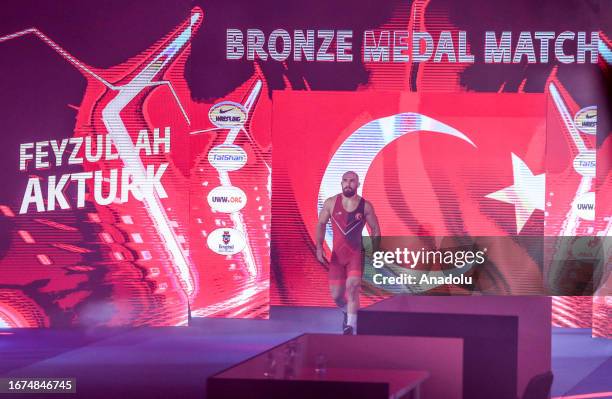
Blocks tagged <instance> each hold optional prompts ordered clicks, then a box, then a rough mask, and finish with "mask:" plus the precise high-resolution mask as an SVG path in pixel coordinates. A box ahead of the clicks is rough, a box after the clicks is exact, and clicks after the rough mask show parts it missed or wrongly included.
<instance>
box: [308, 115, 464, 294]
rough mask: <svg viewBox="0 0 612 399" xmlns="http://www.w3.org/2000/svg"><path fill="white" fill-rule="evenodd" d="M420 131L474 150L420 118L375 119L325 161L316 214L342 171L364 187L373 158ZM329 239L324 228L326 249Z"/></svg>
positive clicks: (450, 130) (454, 132) (329, 231)
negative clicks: (451, 139)
mask: <svg viewBox="0 0 612 399" xmlns="http://www.w3.org/2000/svg"><path fill="white" fill-rule="evenodd" d="M420 131H425V132H431V133H441V134H446V135H449V136H454V137H457V138H459V139H461V140H463V141H465V142H467V143H468V144H470V145H472V146H473V147H475V148H476V145H475V144H474V143H473V142H472V140H470V139H469V138H468V137H467V136H466V135H465V134H463V133H461V132H460V131H459V130H457V129H455V128H453V127H451V126H448V125H447V124H445V123H442V122H440V121H438V120H436V119H433V118H431V117H429V116H426V115H423V114H419V113H416V112H405V113H401V114H396V115H392V116H387V117H384V118H380V119H375V120H373V121H371V122H368V123H366V124H365V125H363V126H361V127H360V128H359V129H357V130H356V131H354V132H353V133H352V134H351V135H350V136H349V137H347V139H346V140H344V142H343V143H342V144H341V145H340V147H338V149H337V150H336V152H335V153H334V156H333V157H332V159H331V160H330V161H329V164H328V165H327V168H325V173H324V175H323V179H322V180H321V186H320V187H319V197H318V201H317V214H318V213H319V212H321V209H322V208H323V203H324V202H325V200H326V199H327V198H329V197H331V196H333V195H335V194H337V193H338V183H339V182H340V181H341V180H342V175H343V174H344V173H345V172H346V171H348V170H352V171H354V172H356V173H357V174H358V175H359V176H360V177H361V178H362V179H363V182H364V183H365V180H366V178H367V174H368V171H369V170H370V166H371V165H372V162H373V161H374V158H376V156H377V155H378V154H379V153H380V152H381V151H382V150H383V149H384V148H385V147H386V146H387V145H388V144H389V143H391V142H392V141H394V140H396V139H398V138H400V137H402V136H405V135H407V134H411V133H417V132H420ZM362 187H363V184H362V185H360V186H359V188H358V189H357V193H358V194H359V195H361V193H362ZM365 234H366V235H367V234H368V232H367V230H365ZM331 237H332V228H331V226H330V225H329V224H328V225H327V227H326V235H325V242H326V243H327V245H328V246H329V248H330V249H331V248H333V244H332V239H331ZM467 269H468V268H464V270H463V271H464V272H465V271H467ZM423 288H425V287H423ZM429 288H432V287H429Z"/></svg>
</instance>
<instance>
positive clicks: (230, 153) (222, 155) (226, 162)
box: [208, 144, 247, 172]
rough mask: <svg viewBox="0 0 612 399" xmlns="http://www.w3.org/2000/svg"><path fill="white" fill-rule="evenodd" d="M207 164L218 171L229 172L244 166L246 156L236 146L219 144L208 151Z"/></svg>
mask: <svg viewBox="0 0 612 399" xmlns="http://www.w3.org/2000/svg"><path fill="white" fill-rule="evenodd" d="M208 162H210V164H211V165H212V166H213V167H214V168H215V169H217V170H219V171H224V172H231V171H234V170H238V169H240V168H242V167H243V166H244V165H245V164H246V162H247V154H246V152H244V150H243V149H242V148H240V147H239V146H237V145H234V144H221V145H218V146H216V147H214V148H213V149H212V150H210V152H209V153H208Z"/></svg>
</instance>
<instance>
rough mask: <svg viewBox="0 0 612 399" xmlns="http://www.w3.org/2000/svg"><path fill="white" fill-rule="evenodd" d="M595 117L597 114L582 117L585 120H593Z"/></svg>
mask: <svg viewBox="0 0 612 399" xmlns="http://www.w3.org/2000/svg"><path fill="white" fill-rule="evenodd" d="M596 116H597V113H594V114H586V115H584V117H585V118H587V119H593V118H595V117H596Z"/></svg>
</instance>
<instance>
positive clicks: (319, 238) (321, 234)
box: [315, 197, 333, 265]
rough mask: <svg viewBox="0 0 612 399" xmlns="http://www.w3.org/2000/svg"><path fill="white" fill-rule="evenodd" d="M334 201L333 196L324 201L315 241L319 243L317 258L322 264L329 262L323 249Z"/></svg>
mask: <svg viewBox="0 0 612 399" xmlns="http://www.w3.org/2000/svg"><path fill="white" fill-rule="evenodd" d="M332 202H333V197H332V198H328V199H326V200H325V202H324V203H323V209H321V213H319V221H318V222H317V232H316V233H317V234H316V237H315V243H316V245H317V260H318V261H319V262H320V263H322V264H324V265H325V264H327V259H325V252H324V250H323V241H324V240H325V227H326V226H327V223H328V222H329V219H330V218H331V205H332Z"/></svg>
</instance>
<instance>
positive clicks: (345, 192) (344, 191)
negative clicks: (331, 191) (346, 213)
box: [342, 187, 355, 198]
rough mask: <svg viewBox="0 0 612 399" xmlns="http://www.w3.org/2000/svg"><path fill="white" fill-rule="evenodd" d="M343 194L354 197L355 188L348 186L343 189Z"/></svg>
mask: <svg viewBox="0 0 612 399" xmlns="http://www.w3.org/2000/svg"><path fill="white" fill-rule="evenodd" d="M342 194H344V196H345V197H349V198H350V197H352V196H353V195H355V190H353V189H351V188H350V187H346V188H344V189H342Z"/></svg>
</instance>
